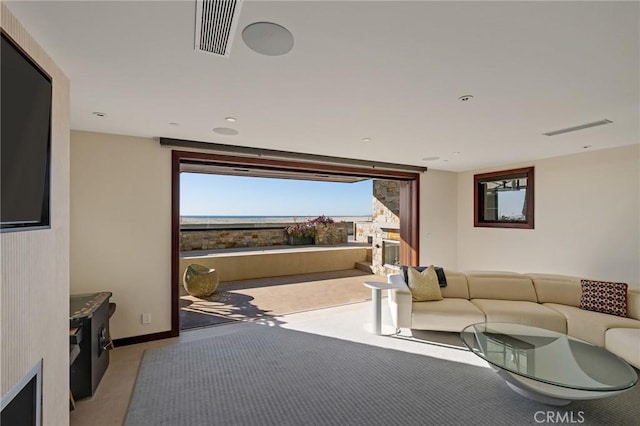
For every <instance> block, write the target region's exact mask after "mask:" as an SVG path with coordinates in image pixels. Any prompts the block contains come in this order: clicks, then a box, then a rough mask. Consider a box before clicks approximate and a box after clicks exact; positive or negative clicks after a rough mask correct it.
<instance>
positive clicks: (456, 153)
mask: <svg viewBox="0 0 640 426" xmlns="http://www.w3.org/2000/svg"><path fill="white" fill-rule="evenodd" d="M452 154H453V155H460V151H456V152H453V153H452Z"/></svg>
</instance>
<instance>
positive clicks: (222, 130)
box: [213, 127, 238, 136]
mask: <svg viewBox="0 0 640 426" xmlns="http://www.w3.org/2000/svg"><path fill="white" fill-rule="evenodd" d="M213 131H214V132H216V133H217V134H219V135H225V136H235V135H237V134H238V131H237V130H236V129H232V128H230V127H216V128H215V129H213Z"/></svg>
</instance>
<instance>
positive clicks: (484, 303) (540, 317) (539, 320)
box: [471, 299, 567, 333]
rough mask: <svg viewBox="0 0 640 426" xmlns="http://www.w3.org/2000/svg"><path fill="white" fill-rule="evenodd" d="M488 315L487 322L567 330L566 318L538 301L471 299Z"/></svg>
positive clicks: (558, 330)
mask: <svg viewBox="0 0 640 426" xmlns="http://www.w3.org/2000/svg"><path fill="white" fill-rule="evenodd" d="M471 302H472V303H473V304H475V305H476V306H477V307H478V308H480V310H481V311H482V312H484V314H485V316H486V317H487V322H509V323H515V324H524V325H530V326H533V327H540V328H546V329H547V330H553V331H557V332H558V333H566V332H567V322H566V320H565V318H564V317H563V316H562V315H561V314H559V313H558V312H556V311H554V310H553V309H549V308H546V307H544V306H542V305H540V304H538V303H536V302H527V301H522V300H493V299H471Z"/></svg>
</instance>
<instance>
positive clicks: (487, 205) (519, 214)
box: [473, 167, 533, 229]
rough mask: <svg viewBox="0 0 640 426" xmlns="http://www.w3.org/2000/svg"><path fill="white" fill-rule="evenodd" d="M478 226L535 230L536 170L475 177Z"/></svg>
mask: <svg viewBox="0 0 640 426" xmlns="http://www.w3.org/2000/svg"><path fill="white" fill-rule="evenodd" d="M473 181H474V210H475V212H474V226H476V227H493V228H524V229H533V167H527V168H523V169H515V170H504V171H500V172H492V173H483V174H479V175H474V177H473Z"/></svg>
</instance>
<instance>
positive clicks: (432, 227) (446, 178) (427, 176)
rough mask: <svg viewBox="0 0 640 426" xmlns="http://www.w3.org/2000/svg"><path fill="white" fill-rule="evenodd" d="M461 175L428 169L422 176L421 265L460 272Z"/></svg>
mask: <svg viewBox="0 0 640 426" xmlns="http://www.w3.org/2000/svg"><path fill="white" fill-rule="evenodd" d="M457 192H458V174H457V173H453V172H444V171H440V170H428V171H427V172H426V173H422V175H421V176H420V200H421V204H420V264H421V265H436V266H442V267H444V268H447V269H451V270H454V271H455V270H457V268H458V259H457V255H458V253H457V238H456V236H457V233H458V232H457V228H458V223H457V215H456V213H457V209H458V196H457Z"/></svg>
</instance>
